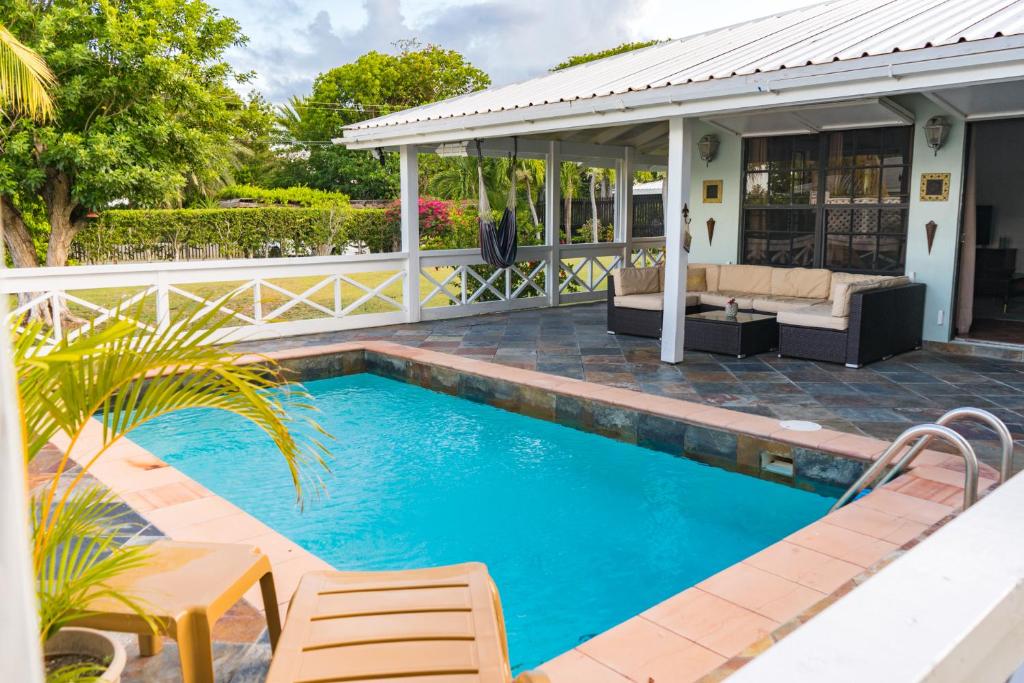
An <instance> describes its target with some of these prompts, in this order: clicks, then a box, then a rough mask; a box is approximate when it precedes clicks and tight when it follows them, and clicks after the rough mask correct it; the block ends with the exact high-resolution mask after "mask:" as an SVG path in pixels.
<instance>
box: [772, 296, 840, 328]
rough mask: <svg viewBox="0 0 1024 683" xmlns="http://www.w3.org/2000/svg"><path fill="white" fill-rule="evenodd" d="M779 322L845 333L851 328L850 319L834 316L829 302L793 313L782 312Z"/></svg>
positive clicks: (799, 309)
mask: <svg viewBox="0 0 1024 683" xmlns="http://www.w3.org/2000/svg"><path fill="white" fill-rule="evenodd" d="M777 320H778V321H779V324H780V325H796V326H797V327H817V328H819V329H823V330H839V331H843V330H845V329H846V328H848V327H849V326H850V319H849V318H848V317H842V318H840V317H838V316H834V315H832V304H830V303H828V302H827V301H826V302H824V303H820V304H812V305H810V306H804V307H803V308H797V309H795V310H792V311H780V312H779V315H778V318H777Z"/></svg>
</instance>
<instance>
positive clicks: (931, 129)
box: [924, 116, 950, 156]
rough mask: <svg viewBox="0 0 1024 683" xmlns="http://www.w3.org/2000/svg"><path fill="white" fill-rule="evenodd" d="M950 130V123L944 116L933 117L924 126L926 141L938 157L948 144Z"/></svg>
mask: <svg viewBox="0 0 1024 683" xmlns="http://www.w3.org/2000/svg"><path fill="white" fill-rule="evenodd" d="M949 129H950V125H949V121H947V120H946V117H944V116H933V117H931V118H930V119H928V122H927V123H925V124H924V139H925V140H926V141H927V142H928V146H929V147H931V148H932V150H934V151H935V155H936V156H938V154H939V149H940V148H941V147H942V146H943V145H944V144H946V138H948V137H949Z"/></svg>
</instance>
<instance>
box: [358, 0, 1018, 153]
mask: <svg viewBox="0 0 1024 683" xmlns="http://www.w3.org/2000/svg"><path fill="white" fill-rule="evenodd" d="M1019 34H1024V0H832V1H831V2H826V3H823V4H819V5H813V6H811V7H806V8H803V9H798V10H794V11H791V12H786V13H782V14H775V15H772V16H768V17H763V18H761V19H756V20H753V21H749V22H746V23H742V24H737V25H734V26H730V27H727V28H722V29H717V30H714V31H708V32H706V33H701V34H698V35H694V36H690V37H688V38H681V39H679V40H674V41H671V42H668V43H662V44H659V45H654V46H652V47H648V48H645V49H642V50H636V51H634V52H628V53H625V54H622V55H616V56H613V57H608V58H605V59H602V60H599V61H596V62H590V63H587V64H582V65H579V66H576V67H572V68H570V69H566V70H564V71H558V72H555V73H551V74H547V75H544V76H540V77H538V78H534V79H532V80H528V81H523V82H520V83H515V84H511V85H506V86H502V87H496V88H490V89H488V90H483V91H480V92H475V93H470V94H467V95H463V96H461V97H456V98H452V99H448V100H444V101H441V102H436V103H433V104H428V105H425V106H422V107H417V108H414V109H407V110H405V111H401V112H396V113H393V114H389V115H387V116H382V117H378V118H375V119H370V120H367V121H362V122H359V123H356V124H353V125H351V126H348V127H347V128H346V130H347V131H350V132H351V133H352V134H358V135H360V136H362V134H365V133H370V132H371V131H372V130H373V129H380V130H381V132H382V133H383V132H384V130H386V129H391V128H400V127H402V126H404V125H405V124H413V123H418V122H424V121H436V120H441V119H450V118H456V117H467V116H472V115H476V114H486V113H493V112H505V111H509V110H524V109H528V108H530V107H537V106H541V105H550V104H554V103H565V102H575V101H580V100H587V99H596V98H607V97H614V96H620V97H621V96H624V95H625V94H627V93H636V92H641V91H649V90H652V89H656V88H664V87H669V86H681V85H686V84H695V83H701V82H708V81H715V80H717V81H720V80H723V79H729V78H732V77H736V76H749V75H752V74H761V73H770V72H778V71H781V70H783V69H791V68H795V67H803V66H811V65H820V64H827V63H831V62H845V61H849V60H856V59H859V58H862V57H869V56H874V55H885V54H892V53H898V52H907V51H910V50H922V49H926V48H937V47H941V46H946V45H952V44H955V43H966V42H972V41H982V40H987V39H993V38H1000V37H1005V36H1011V35H1019ZM524 114H525V112H524Z"/></svg>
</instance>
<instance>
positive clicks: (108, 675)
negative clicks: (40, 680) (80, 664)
mask: <svg viewBox="0 0 1024 683" xmlns="http://www.w3.org/2000/svg"><path fill="white" fill-rule="evenodd" d="M43 650H44V654H45V655H46V656H47V657H50V656H53V655H89V656H91V657H97V658H99V659H102V660H105V661H109V662H110V664H108V665H107V669H106V671H104V672H103V673H102V674H101V675H100V676H99V678H97V679H96V680H98V681H102V683H120V681H121V672H122V671H124V667H125V664H126V663H127V661H128V657H127V655H126V654H125V651H124V646H123V645H121V643H119V642H117V641H116V640H113V639H112V638H110V637H109V636H107V634H105V633H102V632H101V631H94V630H92V629H91V628H73V627H70V626H68V627H65V628H62V629H61V630H60V631H58V632H57V634H56V635H54V636H53V637H52V638H50V639H49V640H48V641H46V646H45V647H44V648H43Z"/></svg>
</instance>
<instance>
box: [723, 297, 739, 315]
mask: <svg viewBox="0 0 1024 683" xmlns="http://www.w3.org/2000/svg"><path fill="white" fill-rule="evenodd" d="M739 312H740V305H739V304H738V303H736V299H729V300H728V301H726V302H725V317H726V318H730V319H735V318H736V314H737V313H739Z"/></svg>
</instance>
